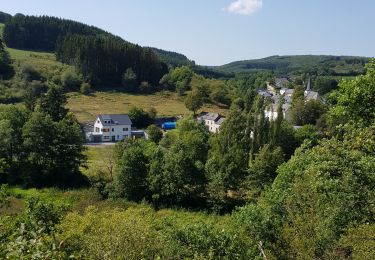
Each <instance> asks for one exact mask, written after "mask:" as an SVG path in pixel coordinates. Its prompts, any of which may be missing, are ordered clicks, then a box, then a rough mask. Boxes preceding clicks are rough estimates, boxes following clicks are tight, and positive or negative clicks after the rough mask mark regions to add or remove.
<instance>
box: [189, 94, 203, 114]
mask: <svg viewBox="0 0 375 260" xmlns="http://www.w3.org/2000/svg"><path fill="white" fill-rule="evenodd" d="M185 106H186V108H187V109H189V110H190V111H192V112H193V113H194V115H195V114H196V112H197V110H198V109H200V108H201V107H202V106H203V97H202V95H201V93H200V92H199V91H196V90H193V91H191V92H190V93H189V94H188V95H187V96H186V98H185Z"/></svg>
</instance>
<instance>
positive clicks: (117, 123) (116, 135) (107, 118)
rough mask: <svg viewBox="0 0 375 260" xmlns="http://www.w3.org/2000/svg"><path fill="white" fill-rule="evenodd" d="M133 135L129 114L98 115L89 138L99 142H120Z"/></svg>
mask: <svg viewBox="0 0 375 260" xmlns="http://www.w3.org/2000/svg"><path fill="white" fill-rule="evenodd" d="M131 137H132V122H131V120H130V118H129V116H128V115H98V116H97V118H96V121H95V124H94V129H93V132H91V133H89V136H88V139H89V141H92V142H98V143H99V142H118V141H122V140H124V139H126V138H131Z"/></svg>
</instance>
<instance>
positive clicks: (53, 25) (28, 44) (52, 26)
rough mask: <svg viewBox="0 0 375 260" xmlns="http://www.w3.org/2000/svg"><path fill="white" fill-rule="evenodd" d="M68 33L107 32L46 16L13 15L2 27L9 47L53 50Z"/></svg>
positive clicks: (94, 33) (91, 33)
mask: <svg viewBox="0 0 375 260" xmlns="http://www.w3.org/2000/svg"><path fill="white" fill-rule="evenodd" d="M68 34H82V35H96V34H107V33H105V32H104V31H103V30H100V29H98V28H95V27H93V26H87V25H85V24H82V23H78V22H74V21H70V20H64V19H59V18H55V17H48V16H40V17H37V16H24V15H15V16H13V17H12V19H11V20H9V21H8V22H7V23H6V25H5V29H4V34H3V37H4V41H5V43H6V44H7V46H8V47H10V48H16V49H29V50H44V51H53V50H55V45H56V42H57V41H58V40H59V39H61V38H63V37H64V36H66V35H68Z"/></svg>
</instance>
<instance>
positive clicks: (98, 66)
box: [3, 14, 168, 86]
mask: <svg viewBox="0 0 375 260" xmlns="http://www.w3.org/2000/svg"><path fill="white" fill-rule="evenodd" d="M3 38H4V42H5V43H6V45H7V46H8V47H10V48H16V49H27V50H36V51H50V52H51V51H53V52H56V57H57V58H58V60H59V61H61V62H64V63H66V64H70V65H74V66H75V67H76V68H77V69H78V70H79V71H80V72H81V74H82V75H83V76H84V78H85V79H86V80H87V81H89V82H90V83H92V84H93V85H96V86H98V85H119V84H121V83H122V81H123V78H124V75H125V73H126V72H128V73H130V74H131V75H132V77H134V80H135V81H137V82H138V83H141V82H148V83H150V84H152V85H157V84H158V83H159V80H160V79H161V78H162V76H163V75H165V74H166V73H167V72H168V67H167V65H166V64H165V63H164V62H163V61H162V60H161V59H160V57H159V56H158V55H157V54H156V53H154V51H152V50H151V49H150V48H143V47H141V46H139V45H136V44H132V43H130V42H127V41H125V40H123V39H121V38H120V37H117V36H114V35H112V34H110V33H108V32H106V31H104V30H102V29H99V28H97V27H94V26H89V25H86V24H83V23H79V22H75V21H71V20H66V19H60V18H56V17H49V16H25V15H22V14H17V15H15V16H13V17H12V18H11V19H10V20H8V21H7V22H6V23H5V28H4V32H3Z"/></svg>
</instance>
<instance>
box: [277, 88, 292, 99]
mask: <svg viewBox="0 0 375 260" xmlns="http://www.w3.org/2000/svg"><path fill="white" fill-rule="evenodd" d="M293 93H294V89H291V88H282V89H280V95H283V96H285V97H292V96H293Z"/></svg>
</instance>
